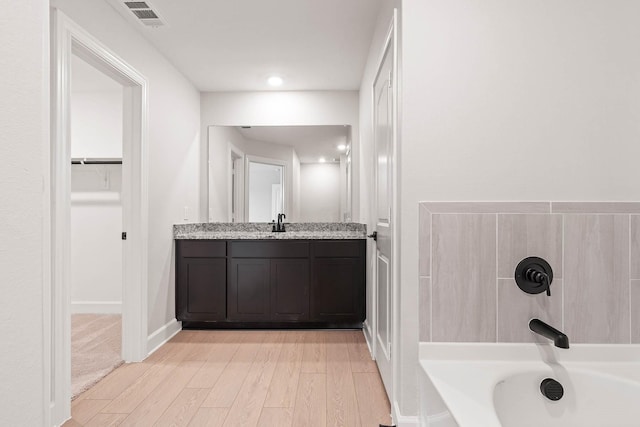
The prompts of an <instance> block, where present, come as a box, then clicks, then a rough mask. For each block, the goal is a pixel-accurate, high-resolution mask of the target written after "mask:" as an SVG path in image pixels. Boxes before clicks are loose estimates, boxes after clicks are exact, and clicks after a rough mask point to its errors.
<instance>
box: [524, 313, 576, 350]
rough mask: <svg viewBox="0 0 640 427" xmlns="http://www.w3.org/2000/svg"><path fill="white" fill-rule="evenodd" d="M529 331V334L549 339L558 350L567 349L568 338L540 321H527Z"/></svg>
mask: <svg viewBox="0 0 640 427" xmlns="http://www.w3.org/2000/svg"><path fill="white" fill-rule="evenodd" d="M529 329H530V330H531V332H535V333H536V334H539V335H542V336H543V337H545V338H549V339H550V340H552V341H553V344H554V345H555V346H556V347H558V348H569V337H567V336H566V335H565V334H564V333H562V332H560V331H559V330H557V329H556V328H554V327H553V326H551V325H548V324H547V323H545V322H543V321H542V320H540V319H531V320H530V321H529Z"/></svg>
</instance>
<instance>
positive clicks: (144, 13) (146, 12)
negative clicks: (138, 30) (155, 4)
mask: <svg viewBox="0 0 640 427" xmlns="http://www.w3.org/2000/svg"><path fill="white" fill-rule="evenodd" d="M132 12H133V13H134V14H135V15H136V16H137V17H138V18H139V19H158V15H156V13H155V12H154V11H153V10H151V9H142V10H138V9H136V10H132Z"/></svg>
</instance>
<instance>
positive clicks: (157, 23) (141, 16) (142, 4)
mask: <svg viewBox="0 0 640 427" xmlns="http://www.w3.org/2000/svg"><path fill="white" fill-rule="evenodd" d="M118 3H120V4H121V5H122V7H123V8H126V10H128V11H129V12H131V13H133V14H134V15H135V17H136V18H138V22H140V23H141V24H143V25H145V26H148V27H163V26H165V25H166V24H165V23H164V22H163V21H162V18H161V17H160V16H159V14H158V12H157V11H156V10H154V7H153V6H152V5H151V4H150V2H148V1H125V0H119V1H118Z"/></svg>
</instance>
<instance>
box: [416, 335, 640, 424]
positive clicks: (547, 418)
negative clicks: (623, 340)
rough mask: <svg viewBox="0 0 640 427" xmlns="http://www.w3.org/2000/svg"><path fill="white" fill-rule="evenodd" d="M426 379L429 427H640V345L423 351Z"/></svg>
mask: <svg viewBox="0 0 640 427" xmlns="http://www.w3.org/2000/svg"><path fill="white" fill-rule="evenodd" d="M419 376H420V378H419V382H420V410H421V414H420V420H421V426H423V427H427V426H428V427H494V426H495V427H500V426H502V427H528V426H531V427H533V426H535V427H556V426H562V427H627V426H629V427H638V426H640V345H588V344H572V345H571V348H570V349H568V350H565V349H559V348H555V347H553V345H551V344H549V345H547V344H476V343H468V344H467V343H464V344H463V343H460V344H457V343H453V344H448V343H421V344H420V373H419ZM545 378H552V379H555V380H557V381H558V382H560V384H562V386H563V387H564V396H563V397H562V399H560V400H558V401H551V400H549V399H547V398H546V397H544V396H543V395H542V393H541V391H540V383H541V382H542V380H544V379H545Z"/></svg>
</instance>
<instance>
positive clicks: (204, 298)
mask: <svg viewBox="0 0 640 427" xmlns="http://www.w3.org/2000/svg"><path fill="white" fill-rule="evenodd" d="M178 268H179V269H180V275H179V277H178V286H177V295H176V318H177V319H178V320H193V321H198V320H201V321H204V320H224V319H225V318H226V314H227V313H226V308H227V298H226V286H227V261H226V259H225V258H182V259H181V260H180V264H179V266H178Z"/></svg>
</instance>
